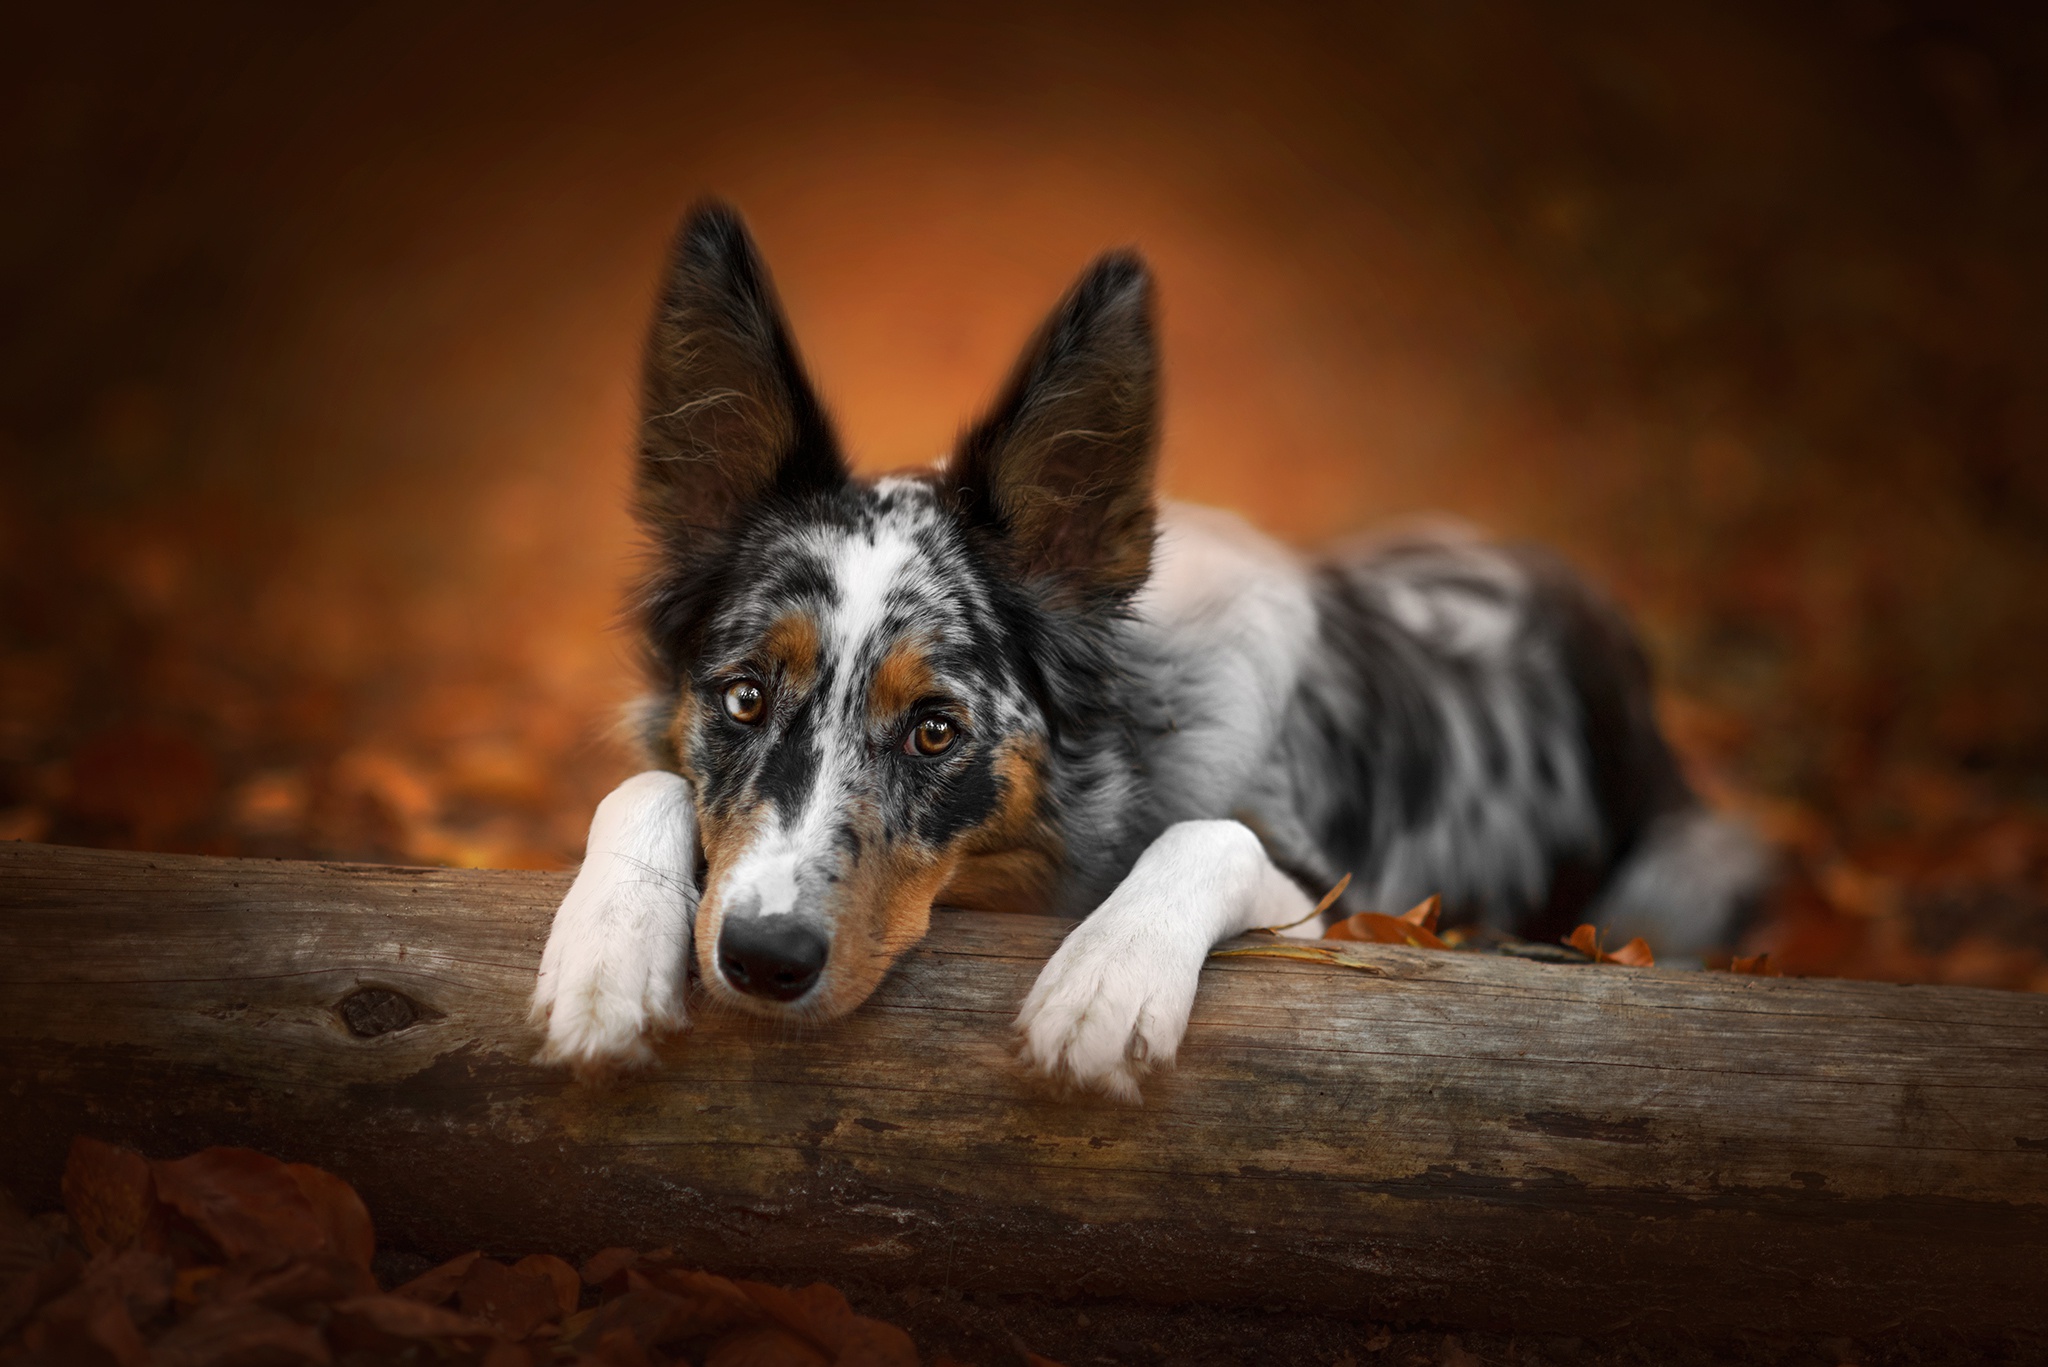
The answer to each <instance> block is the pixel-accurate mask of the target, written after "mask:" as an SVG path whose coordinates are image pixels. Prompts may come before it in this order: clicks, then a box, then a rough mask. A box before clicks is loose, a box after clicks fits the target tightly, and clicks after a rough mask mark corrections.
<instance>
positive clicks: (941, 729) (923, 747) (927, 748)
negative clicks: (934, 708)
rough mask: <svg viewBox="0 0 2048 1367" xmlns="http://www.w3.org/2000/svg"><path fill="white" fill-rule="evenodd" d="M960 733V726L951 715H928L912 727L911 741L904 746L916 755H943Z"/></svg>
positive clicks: (951, 746)
mask: <svg viewBox="0 0 2048 1367" xmlns="http://www.w3.org/2000/svg"><path fill="white" fill-rule="evenodd" d="M959 735H960V728H959V727H957V726H955V725H954V724H953V719H952V718H951V717H926V718H925V719H924V720H923V721H921V722H919V723H918V724H917V725H916V726H913V727H911V728H910V736H909V742H908V744H906V745H905V746H904V747H903V748H904V749H905V750H908V751H910V752H911V753H912V754H915V755H943V754H945V753H946V751H948V750H950V749H952V748H953V742H954V740H956V739H957V738H958V737H959Z"/></svg>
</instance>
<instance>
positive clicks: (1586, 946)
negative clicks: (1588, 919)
mask: <svg viewBox="0 0 2048 1367" xmlns="http://www.w3.org/2000/svg"><path fill="white" fill-rule="evenodd" d="M1564 942H1565V943H1566V944H1568V945H1570V946H1571V947H1572V948H1573V949H1576V950H1578V951H1579V953H1581V954H1583V955H1585V956H1586V957H1587V958H1589V959H1591V960H1592V961H1593V962H1594V963H1596V964H1621V965H1623V966H1624V967H1627V968H1654V967H1656V964H1657V961H1656V959H1655V958H1654V957H1653V956H1652V955H1651V953H1650V943H1649V941H1647V940H1645V939H1643V938H1642V937H1641V936H1637V937H1636V938H1635V939H1633V940H1630V941H1629V942H1628V943H1627V944H1625V945H1623V946H1622V947H1621V948H1620V949H1616V950H1612V951H1609V950H1605V949H1602V948H1601V947H1600V932H1599V931H1598V930H1596V929H1594V928H1593V927H1592V926H1580V927H1579V928H1578V929H1577V930H1575V931H1573V932H1572V933H1571V934H1570V935H1567V936H1566V937H1565V940H1564Z"/></svg>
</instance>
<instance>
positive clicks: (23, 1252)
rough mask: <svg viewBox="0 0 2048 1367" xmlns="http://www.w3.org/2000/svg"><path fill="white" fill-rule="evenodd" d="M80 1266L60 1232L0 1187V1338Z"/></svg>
mask: <svg viewBox="0 0 2048 1367" xmlns="http://www.w3.org/2000/svg"><path fill="white" fill-rule="evenodd" d="M83 1266H84V1263H83V1261H82V1260H81V1259H80V1258H79V1256H78V1253H77V1251H76V1250H75V1249H73V1248H71V1247H70V1246H69V1243H68V1241H66V1240H65V1238H64V1237H63V1235H62V1234H60V1233H58V1232H57V1231H55V1230H53V1229H51V1228H49V1227H48V1226H47V1225H46V1224H42V1223H38V1222H37V1221H35V1220H31V1219H30V1218H29V1217H28V1216H27V1215H24V1214H23V1213H22V1212H21V1209H20V1208H19V1207H17V1206H16V1205H15V1204H14V1202H13V1200H12V1199H11V1198H9V1197H8V1195H7V1193H6V1191H5V1190H4V1189H0V1338H4V1337H6V1336H7V1335H8V1334H11V1333H13V1332H14V1330H15V1328H16V1326H18V1325H20V1324H21V1322H22V1321H24V1320H26V1319H27V1318H28V1317H29V1314H30V1312H31V1311H33V1310H34V1309H35V1308H36V1306H38V1305H40V1304H41V1303H42V1302H44V1301H47V1300H51V1299H53V1298H54V1297H56V1296H58V1295H60V1294H61V1293H63V1292H64V1291H66V1290H68V1289H69V1288H70V1286H71V1285H72V1283H74V1282H75V1281H77V1279H78V1274H79V1272H80V1270H81V1269H82V1268H83Z"/></svg>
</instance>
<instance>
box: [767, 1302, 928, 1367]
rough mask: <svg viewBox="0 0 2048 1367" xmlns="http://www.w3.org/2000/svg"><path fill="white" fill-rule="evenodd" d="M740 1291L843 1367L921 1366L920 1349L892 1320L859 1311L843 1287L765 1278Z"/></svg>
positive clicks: (783, 1325) (786, 1327)
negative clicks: (788, 1286) (790, 1285)
mask: <svg viewBox="0 0 2048 1367" xmlns="http://www.w3.org/2000/svg"><path fill="white" fill-rule="evenodd" d="M737 1285H738V1286H739V1288H740V1290H742V1291H744V1292H745V1293H746V1295H747V1298H748V1299H749V1300H751V1301H753V1302H754V1303H755V1304H756V1305H758V1306H760V1307H761V1308H762V1309H763V1310H766V1311H767V1312H768V1313H769V1315H771V1316H772V1317H774V1319H775V1320H776V1321H777V1322H778V1323H780V1324H781V1325H782V1327H783V1328H785V1329H787V1330H789V1331H790V1332H791V1333H793V1334H797V1335H799V1336H801V1337H802V1338H804V1339H805V1340H807V1341H808V1342H810V1343H811V1344H813V1345H815V1346H816V1347H817V1348H818V1349H819V1350H820V1351H822V1352H823V1353H824V1354H826V1355H827V1356H828V1357H829V1358H830V1359H831V1360H832V1361H834V1362H836V1363H839V1364H841V1365H842V1367H917V1348H916V1346H915V1345H913V1344H912V1343H911V1341H910V1336H909V1335H908V1334H905V1333H904V1332H903V1331H902V1330H901V1329H898V1328H896V1326H894V1325H892V1324H884V1323H882V1321H880V1320H872V1319H868V1318H866V1317H865V1316H861V1315H856V1314H855V1313H854V1311H853V1307H852V1306H851V1305H849V1304H847V1301H846V1297H845V1296H844V1295H842V1294H840V1292H839V1289H838V1288H837V1287H834V1286H829V1285H827V1284H826V1283H824V1282H814V1283H812V1284H811V1285H809V1286H806V1287H801V1288H799V1289H797V1290H794V1291H788V1290H784V1289H783V1288H782V1287H779V1286H770V1285H768V1284H766V1283H764V1282H739V1283H737Z"/></svg>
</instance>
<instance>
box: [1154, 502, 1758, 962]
mask: <svg viewBox="0 0 2048 1367" xmlns="http://www.w3.org/2000/svg"><path fill="white" fill-rule="evenodd" d="M1138 607H1139V609H1140V612H1141V614H1142V618H1143V621H1144V627H1143V629H1142V631H1141V635H1142V638H1143V641H1144V645H1143V647H1142V648H1141V650H1140V651H1139V652H1138V659H1139V660H1140V662H1141V667H1142V668H1143V669H1145V670H1148V671H1149V677H1148V678H1146V679H1144V680H1143V681H1142V682H1141V685H1140V686H1141V687H1143V688H1145V689H1147V690H1148V692H1149V695H1150V697H1151V698H1153V699H1156V703H1155V704H1154V705H1155V706H1156V709H1157V711H1156V713H1155V714H1152V715H1150V716H1148V717H1147V718H1146V720H1147V721H1148V722H1149V723H1150V724H1149V725H1146V726H1145V727H1144V728H1143V729H1144V730H1145V731H1146V732H1147V733H1149V735H1150V736H1151V738H1152V739H1151V743H1150V744H1149V745H1148V747H1147V751H1148V753H1147V756H1146V763H1145V765H1144V766H1143V771H1144V772H1145V773H1146V774H1147V776H1148V779H1149V786H1150V787H1151V789H1152V793H1151V798H1152V810H1153V812H1154V822H1153V824H1155V825H1157V826H1158V827H1160V828H1163V827H1164V826H1165V825H1168V824H1171V822H1173V821H1175V820H1186V819H1195V818H1201V817H1220V816H1232V817H1236V818H1238V819H1240V820H1243V821H1245V822H1246V823H1247V824H1248V825H1250V826H1252V827H1253V829H1255V830H1256V831H1257V832H1258V833H1259V836H1260V839H1261V841H1262V843H1264V844H1265V846H1266V848H1267V851H1268V853H1269V855H1270V856H1271V857H1272V858H1273V860H1274V862H1275V863H1276V864H1278V865H1279V866H1280V867H1281V868H1283V869H1285V870H1286V871H1287V872H1288V873H1289V874H1290V875H1292V876H1293V877H1294V878H1295V879H1296V880H1297V881H1298V882H1300V883H1301V884H1302V885H1303V886H1304V887H1306V888H1311V889H1314V890H1316V891H1318V892H1320V891H1321V890H1322V889H1324V888H1327V887H1329V886H1331V885H1332V884H1334V883H1335V882H1336V880H1337V879H1338V878H1339V877H1341V876H1342V875H1344V874H1346V873H1349V874H1350V875H1352V882H1351V886H1350V888H1349V890H1348V891H1347V894H1346V896H1345V899H1344V903H1343V905H1344V906H1345V907H1346V908H1350V909H1364V908H1370V909H1375V910H1399V909H1402V908H1405V907H1407V906H1410V905H1412V904H1413V903H1414V902H1416V901H1418V900H1420V899H1421V898H1423V897H1426V896H1428V895H1429V894H1431V893H1441V894H1442V895H1443V897H1444V899H1445V903H1446V908H1447V911H1448V912H1449V914H1450V915H1451V916H1452V917H1453V918H1454V919H1464V920H1471V921H1476V922H1478V923H1480V924H1482V925H1485V926H1488V927H1491V928H1494V929H1498V930H1504V931H1510V932H1515V933H1519V934H1523V935H1528V936H1532V937H1533V936H1543V937H1545V938H1548V937H1550V936H1553V935H1555V934H1558V933H1561V932H1562V931H1563V930H1567V929H1569V928H1570V927H1571V926H1572V925H1573V924H1576V923H1577V921H1578V920H1580V919H1585V918H1587V917H1589V916H1590V917H1593V918H1596V919H1598V920H1599V921H1600V922H1601V923H1602V924H1603V925H1605V926H1607V927H1608V928H1610V929H1611V930H1613V931H1614V932H1616V933H1626V934H1628V935H1634V934H1638V933H1641V934H1647V935H1648V936H1649V937H1650V938H1651V940H1652V942H1653V943H1654V944H1655V945H1656V947H1657V948H1658V949H1659V951H1660V952H1663V953H1665V954H1666V955H1668V956H1672V957H1680V958H1682V957H1686V956H1692V955H1697V954H1698V953H1699V952H1700V951H1702V950H1704V949H1708V948H1711V947H1713V946H1716V945H1720V944H1724V943H1726V942H1727V941H1728V939H1729V938H1730V937H1731V935H1732V933H1733V932H1734V930H1735V929H1736V927H1737V924H1738V922H1739V920H1740V918H1741V916H1742V915H1743V914H1744V912H1745V910H1746V908H1747V906H1748V904H1749V903H1750V902H1751V901H1752V900H1753V899H1754V897H1755V895H1756V892H1757V889H1758V888H1759V887H1760V886H1761V882H1762V876H1763V868H1762V861H1761V858H1760V854H1759V852H1758V850H1757V848H1756V846H1755V842H1754V841H1753V839H1751V838H1750V837H1749V836H1748V834H1747V833H1746V832H1745V831H1744V830H1743V829H1742V828H1740V827H1739V826H1736V825H1734V824H1732V823H1728V822H1725V821H1723V820H1721V819H1719V818H1715V817H1713V816H1711V815H1709V814H1708V813H1706V812H1705V811H1704V810H1703V809H1702V808H1701V807H1700V805H1699V804H1698V802H1697V800H1696V799H1695V797H1694V796H1693V794H1692V793H1691V791H1690V790H1689V788H1688V787H1687V785H1686V783H1685V781H1684V779H1683V777H1682V776H1681V775H1680V773H1679V770H1678V766H1677V764H1676V762H1675V761H1674V759H1673V757H1672V755H1671V752H1670V749H1669V747H1668V746H1667V745H1666V744H1665V742H1664V739H1663V737H1662V735H1661V734H1660V733H1659V731H1658V728H1657V724H1656V719H1655V716H1654V713H1653V709H1652V699H1651V693H1650V682H1649V671H1648V668H1647V666H1646V663H1645V661H1644V658H1643V654H1642V651H1641V649H1640V647H1639V646H1638V645H1637V643H1636V641H1635V638H1634V636H1633V634H1632V633H1631V632H1630V630H1629V628H1628V626H1627V624H1626V623H1625V622H1624V621H1623V619H1622V617H1621V616H1620V614H1619V613H1618V612H1617V610H1616V609H1615V608H1614V607H1613V606H1612V605H1611V604H1609V603H1608V602H1606V601H1605V600H1604V599H1603V598H1601V597H1600V596H1599V595H1598V594H1597V593H1596V592H1595V591H1594V590H1593V589H1592V588H1591V587H1590V586H1588V585H1587V584H1586V583H1585V581H1583V580H1582V579H1580V578H1579V577H1578V576H1576V575H1575V574H1574V573H1573V572H1572V571H1571V570H1570V569H1568V568H1567V567H1566V566H1564V565H1563V564H1562V563H1561V562H1560V561H1558V560H1557V559H1556V558H1555V557H1553V556H1550V555H1548V554H1545V553H1543V552H1541V551H1538V550H1534V549H1529V548H1519V547H1517V548H1507V547H1501V546H1497V545H1493V544H1490V543H1488V542H1486V541H1484V540H1482V539H1480V538H1479V537H1478V536H1476V535H1475V534H1473V533H1472V532H1470V531H1468V530H1466V529H1463V528H1460V527H1451V526H1442V527H1431V528H1424V529H1417V530H1412V531H1409V532H1407V533H1404V534H1401V535H1398V536H1392V537H1382V538H1377V539H1374V540H1371V541H1361V542H1355V543H1351V544H1349V545H1347V546H1344V547H1341V548H1339V549H1337V550H1335V551H1333V552H1331V553H1329V554H1327V555H1324V556H1321V557H1317V558H1313V559H1305V558H1301V557H1298V556H1296V555H1294V554H1293V553H1291V552H1289V551H1287V550H1286V549H1285V548H1283V547H1281V546H1279V545H1278V544H1277V543H1275V542H1273V541H1271V540H1270V539H1268V538H1265V537H1263V536H1261V535H1260V534H1259V533H1257V532H1255V531H1254V530H1252V529H1251V528H1250V527H1249V526H1247V525H1246V524H1245V523H1243V522H1242V521H1241V520H1239V519H1237V518H1234V517H1231V516H1229V515H1227V514H1220V513H1216V512H1212V511H1209V510H1205V509H1196V508H1170V509H1168V510H1167V513H1166V515H1165V516H1164V518H1163V519H1162V529H1161V544H1160V553H1159V563H1158V566H1157V568H1156V571H1155V576H1154V580H1153V582H1152V584H1151V585H1149V586H1148V589H1147V592H1146V593H1145V594H1144V595H1142V596H1141V597H1140V599H1139V602H1138Z"/></svg>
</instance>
